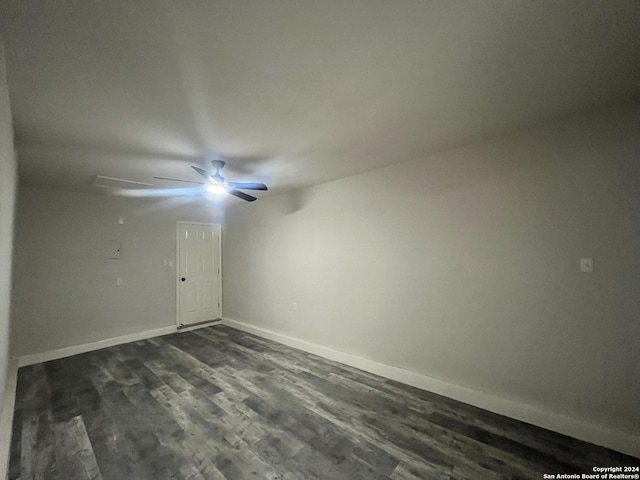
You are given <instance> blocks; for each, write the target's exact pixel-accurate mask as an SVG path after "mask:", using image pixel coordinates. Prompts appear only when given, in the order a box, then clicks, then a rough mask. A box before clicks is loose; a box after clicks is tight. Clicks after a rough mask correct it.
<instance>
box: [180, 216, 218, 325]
mask: <svg viewBox="0 0 640 480" xmlns="http://www.w3.org/2000/svg"><path fill="white" fill-rule="evenodd" d="M220 231H221V229H220V225H213V224H200V223H186V222H178V238H177V240H178V242H177V248H178V252H177V253H178V269H177V276H178V288H177V295H178V302H177V304H178V326H183V325H193V324H196V323H201V322H206V321H208V320H217V319H219V318H220V317H221V313H222V312H221V308H222V305H221V266H220V259H221V243H220V242H221V239H220Z"/></svg>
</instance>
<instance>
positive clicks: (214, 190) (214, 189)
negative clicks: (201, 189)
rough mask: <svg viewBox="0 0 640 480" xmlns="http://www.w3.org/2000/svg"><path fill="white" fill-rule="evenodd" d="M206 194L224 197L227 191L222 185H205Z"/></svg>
mask: <svg viewBox="0 0 640 480" xmlns="http://www.w3.org/2000/svg"><path fill="white" fill-rule="evenodd" d="M207 192H209V193H211V194H213V195H224V194H225V193H227V189H226V188H224V187H223V186H222V185H207Z"/></svg>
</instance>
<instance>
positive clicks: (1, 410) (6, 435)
mask: <svg viewBox="0 0 640 480" xmlns="http://www.w3.org/2000/svg"><path fill="white" fill-rule="evenodd" d="M7 373H8V375H7V383H6V385H5V390H4V398H3V399H0V400H1V401H2V403H0V479H1V480H6V479H7V478H8V477H9V454H10V452H11V433H12V427H13V411H14V408H15V401H16V383H17V380H18V360H17V359H15V358H14V359H11V360H10V361H9V366H8V370H7Z"/></svg>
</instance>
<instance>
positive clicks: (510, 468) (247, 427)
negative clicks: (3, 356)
mask: <svg viewBox="0 0 640 480" xmlns="http://www.w3.org/2000/svg"><path fill="white" fill-rule="evenodd" d="M16 392H17V393H16V409H15V416H14V431H13V436H12V442H11V454H10V466H9V478H10V479H11V480H27V479H29V480H31V479H47V480H73V479H102V480H127V479H135V480H146V479H148V480H162V479H189V480H205V479H206V480H210V479H213V480H236V479H262V478H264V479H272V480H309V479H316V480H321V479H322V480H341V479H344V480H416V479H422V480H424V479H427V480H428V479H434V480H477V479H481V480H505V479H509V480H537V479H540V478H542V476H543V474H544V473H573V474H576V473H577V474H580V473H589V472H590V469H591V467H592V466H594V465H611V466H616V465H628V466H637V465H640V460H639V459H637V458H632V457H629V456H626V455H623V454H621V453H617V452H613V451H611V450H607V449H605V448H601V447H597V446H595V445H591V444H587V443H584V442H580V441H578V440H575V439H572V438H569V437H566V436H563V435H559V434H556V433H553V432H550V431H548V430H544V429H541V428H538V427H534V426H532V425H527V424H525V423H522V422H518V421H516V420H513V419H509V418H506V417H502V416H500V415H497V414H494V413H491V412H487V411H485V410H482V409H479V408H477V407H473V406H470V405H465V404H462V403H460V402H456V401H454V400H452V399H449V398H445V397H441V396H439V395H436V394H433V393H430V392H425V391H422V390H419V389H416V388H414V387H410V386H407V385H403V384H400V383H398V382H394V381H391V380H388V379H384V378H382V377H378V376H376V375H373V374H370V373H366V372H361V371H359V370H357V369H355V368H353V367H349V366H346V365H341V364H339V363H337V362H333V361H329V360H326V359H322V358H320V357H317V356H315V355H312V354H309V353H307V352H303V351H300V350H296V349H293V348H291V347H288V346H285V345H281V344H278V343H275V342H271V341H269V340H266V339H264V338H259V337H256V336H253V335H250V334H246V333H244V332H241V331H238V330H234V329H231V328H229V327H224V326H214V327H207V328H203V329H199V330H195V331H193V332H182V333H178V334H173V335H166V336H163V337H157V338H154V339H149V340H141V341H136V342H132V343H129V344H125V345H119V346H115V347H110V348H105V349H102V350H98V351H94V352H89V353H85V354H82V355H76V356H73V357H68V358H64V359H60V360H55V361H52V362H46V363H43V364H39V365H32V366H29V367H23V368H21V369H20V371H19V374H18V385H17V389H16Z"/></svg>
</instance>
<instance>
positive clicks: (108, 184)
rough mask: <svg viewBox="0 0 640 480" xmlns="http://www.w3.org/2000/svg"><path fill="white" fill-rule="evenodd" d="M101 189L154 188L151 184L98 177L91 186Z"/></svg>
mask: <svg viewBox="0 0 640 480" xmlns="http://www.w3.org/2000/svg"><path fill="white" fill-rule="evenodd" d="M91 185H92V186H94V187H100V188H144V187H152V186H153V185H152V184H151V183H142V182H134V181H133V180H123V179H122V178H112V177H103V176H102V175H96V178H94V179H93V183H92V184H91Z"/></svg>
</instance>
